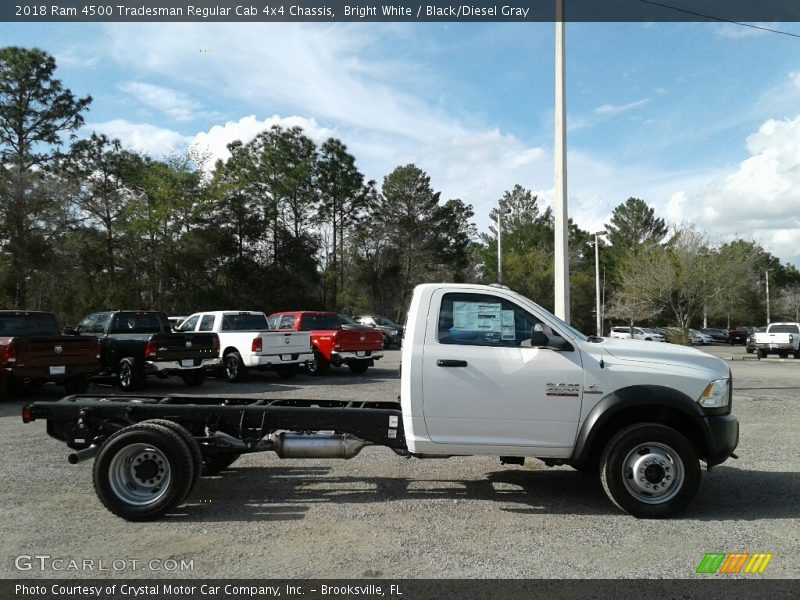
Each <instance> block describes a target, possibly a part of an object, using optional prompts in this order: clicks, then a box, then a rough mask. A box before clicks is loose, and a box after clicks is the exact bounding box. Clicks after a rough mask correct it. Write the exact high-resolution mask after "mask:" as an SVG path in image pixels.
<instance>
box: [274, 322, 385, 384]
mask: <svg viewBox="0 0 800 600" xmlns="http://www.w3.org/2000/svg"><path fill="white" fill-rule="evenodd" d="M267 320H268V322H269V327H270V329H289V330H291V331H310V332H311V347H312V348H313V349H314V360H313V361H312V362H310V363H308V365H307V369H308V372H309V373H311V374H313V375H322V374H323V373H327V372H328V371H329V370H330V368H331V366H334V367H340V366H342V365H347V366H348V367H349V368H350V370H351V371H352V372H353V373H364V372H365V371H366V370H367V369H368V368H369V367H371V366H372V365H374V364H375V361H376V360H379V359H381V358H383V352H381V351H382V350H383V334H382V333H381V332H379V331H373V330H367V329H364V330H352V329H351V330H347V329H343V328H342V323H341V321H339V317H338V316H337V314H336V313H335V312H318V311H296V312H281V313H275V314H272V315H270V316H269V319H267Z"/></svg>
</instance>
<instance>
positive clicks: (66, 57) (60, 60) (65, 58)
mask: <svg viewBox="0 0 800 600" xmlns="http://www.w3.org/2000/svg"><path fill="white" fill-rule="evenodd" d="M55 59H56V65H58V67H59V69H61V68H66V69H93V68H95V67H96V66H97V62H98V59H97V56H95V55H94V54H93V53H92V54H90V55H82V54H81V53H79V51H78V50H76V49H75V48H67V49H66V50H64V51H63V52H58V53H56V55H55Z"/></svg>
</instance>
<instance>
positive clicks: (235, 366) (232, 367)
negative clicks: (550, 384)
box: [222, 352, 247, 382]
mask: <svg viewBox="0 0 800 600" xmlns="http://www.w3.org/2000/svg"><path fill="white" fill-rule="evenodd" d="M222 374H223V376H224V377H225V379H227V380H228V381H230V382H235V381H242V380H244V378H245V377H246V376H247V367H245V366H244V362H243V361H242V355H241V354H239V353H238V352H228V354H226V355H225V356H224V357H223V359H222Z"/></svg>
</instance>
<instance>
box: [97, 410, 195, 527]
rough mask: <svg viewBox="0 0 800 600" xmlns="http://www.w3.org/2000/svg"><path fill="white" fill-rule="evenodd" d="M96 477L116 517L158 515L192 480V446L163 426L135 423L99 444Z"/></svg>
mask: <svg viewBox="0 0 800 600" xmlns="http://www.w3.org/2000/svg"><path fill="white" fill-rule="evenodd" d="M93 479H94V489H95V492H96V493H97V496H98V498H100V502H102V503H103V505H104V506H105V507H106V508H107V509H108V510H110V511H111V512H112V513H114V514H115V515H117V516H118V517H122V518H123V519H127V520H129V521H146V520H151V519H156V518H158V517H160V516H162V515H164V514H165V513H167V512H168V511H169V510H171V509H172V508H173V507H174V506H175V505H177V504H178V503H180V502H182V501H183V499H184V498H185V497H186V495H187V494H188V492H189V489H190V488H191V486H192V483H193V480H194V464H193V460H192V455H191V450H190V449H189V447H188V446H187V444H186V442H185V441H184V440H183V439H182V438H181V436H180V435H178V434H177V433H176V432H174V431H171V430H170V429H168V428H166V427H164V426H162V425H155V424H149V423H140V424H137V425H131V426H130V427H125V428H124V429H120V430H119V431H118V432H117V433H115V434H114V435H112V436H111V437H110V438H108V440H107V441H106V442H105V443H104V444H103V445H102V446H101V447H100V452H99V453H98V454H97V458H96V459H95V461H94V469H93Z"/></svg>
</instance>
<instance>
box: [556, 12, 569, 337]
mask: <svg viewBox="0 0 800 600" xmlns="http://www.w3.org/2000/svg"><path fill="white" fill-rule="evenodd" d="M564 1H565V0H556V90H555V91H556V93H555V96H556V106H555V125H556V140H555V164H556V172H555V185H554V200H553V205H554V217H555V282H554V283H555V313H556V316H557V317H560V318H561V319H563V320H564V321H566V322H567V323H569V319H570V314H569V259H568V256H569V239H568V237H567V231H568V229H567V225H568V220H567V219H568V217H567V103H566V93H565V79H566V69H565V58H564V33H565V26H564V25H565V24H564V19H565V12H564Z"/></svg>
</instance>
